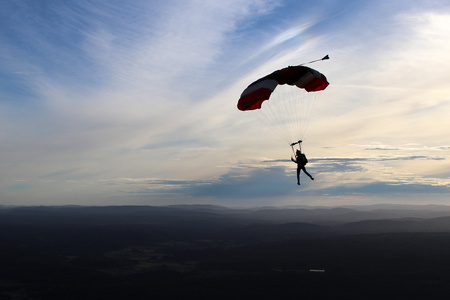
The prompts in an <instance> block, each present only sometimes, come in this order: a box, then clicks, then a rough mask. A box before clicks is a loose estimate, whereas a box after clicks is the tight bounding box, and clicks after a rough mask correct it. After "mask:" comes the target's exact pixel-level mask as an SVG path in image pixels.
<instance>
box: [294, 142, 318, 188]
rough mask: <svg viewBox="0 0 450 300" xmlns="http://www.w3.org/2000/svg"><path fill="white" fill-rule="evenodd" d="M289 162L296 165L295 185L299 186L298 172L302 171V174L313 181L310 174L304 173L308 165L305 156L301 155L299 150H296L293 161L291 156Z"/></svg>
mask: <svg viewBox="0 0 450 300" xmlns="http://www.w3.org/2000/svg"><path fill="white" fill-rule="evenodd" d="M291 160H292V161H293V162H295V163H296V164H297V184H298V185H300V170H303V172H304V173H305V174H306V175H308V176H309V178H311V180H314V178H313V177H312V176H311V174H309V173H308V171H306V168H305V165H306V164H307V163H308V159H306V155H305V154H303V153H302V152H301V151H300V150H299V149H297V151H296V153H295V159H294V158H293V157H292V156H291Z"/></svg>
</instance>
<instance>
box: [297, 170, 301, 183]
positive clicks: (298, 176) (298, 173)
mask: <svg viewBox="0 0 450 300" xmlns="http://www.w3.org/2000/svg"><path fill="white" fill-rule="evenodd" d="M300 170H301V169H300V168H297V184H298V185H300Z"/></svg>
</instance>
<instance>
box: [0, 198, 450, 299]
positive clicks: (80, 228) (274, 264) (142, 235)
mask: <svg viewBox="0 0 450 300" xmlns="http://www.w3.org/2000/svg"><path fill="white" fill-rule="evenodd" d="M449 216H450V209H449V208H448V207H445V206H442V207H436V206H423V207H413V206H404V207H394V206H374V207H340V208H312V207H309V208H308V207H303V208H283V209H281V208H260V209H228V208H223V207H215V206H171V207H148V206H145V207H139V206H128V207H124V206H121V207H76V206H74V207H12V208H11V207H3V208H0V299H299V298H302V299H444V298H446V297H447V295H448V293H449V292H450V258H449V253H450V217H449Z"/></svg>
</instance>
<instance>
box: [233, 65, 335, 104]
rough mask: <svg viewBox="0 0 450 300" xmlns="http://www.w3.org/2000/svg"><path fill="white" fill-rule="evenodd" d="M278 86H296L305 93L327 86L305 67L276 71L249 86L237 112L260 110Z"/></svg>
mask: <svg viewBox="0 0 450 300" xmlns="http://www.w3.org/2000/svg"><path fill="white" fill-rule="evenodd" d="M280 84H288V85H292V86H297V87H298V88H301V89H304V90H305V91H307V92H317V91H321V90H324V89H326V87H327V86H328V85H329V83H328V81H327V78H326V77H325V75H323V74H322V73H320V72H318V71H316V70H314V69H311V68H308V67H305V66H294V67H292V66H290V67H287V68H284V69H281V70H277V71H275V72H273V73H271V74H269V75H267V76H265V77H263V78H260V79H258V80H256V81H255V82H253V83H252V84H250V85H249V86H248V87H247V88H246V89H245V90H244V91H243V92H242V94H241V97H240V99H239V101H238V104H237V107H238V109H239V110H242V111H245V110H254V109H260V108H261V105H262V103H263V102H264V101H266V100H268V99H269V98H270V95H271V94H272V92H273V91H274V90H275V88H276V87H277V86H278V85H280Z"/></svg>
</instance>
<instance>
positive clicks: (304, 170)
mask: <svg viewBox="0 0 450 300" xmlns="http://www.w3.org/2000/svg"><path fill="white" fill-rule="evenodd" d="M302 170H303V172H305V174H306V175H308V176H309V178H311V180H314V178H313V177H312V176H311V174H309V173H308V171H306V168H305V167H303V168H302Z"/></svg>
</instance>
